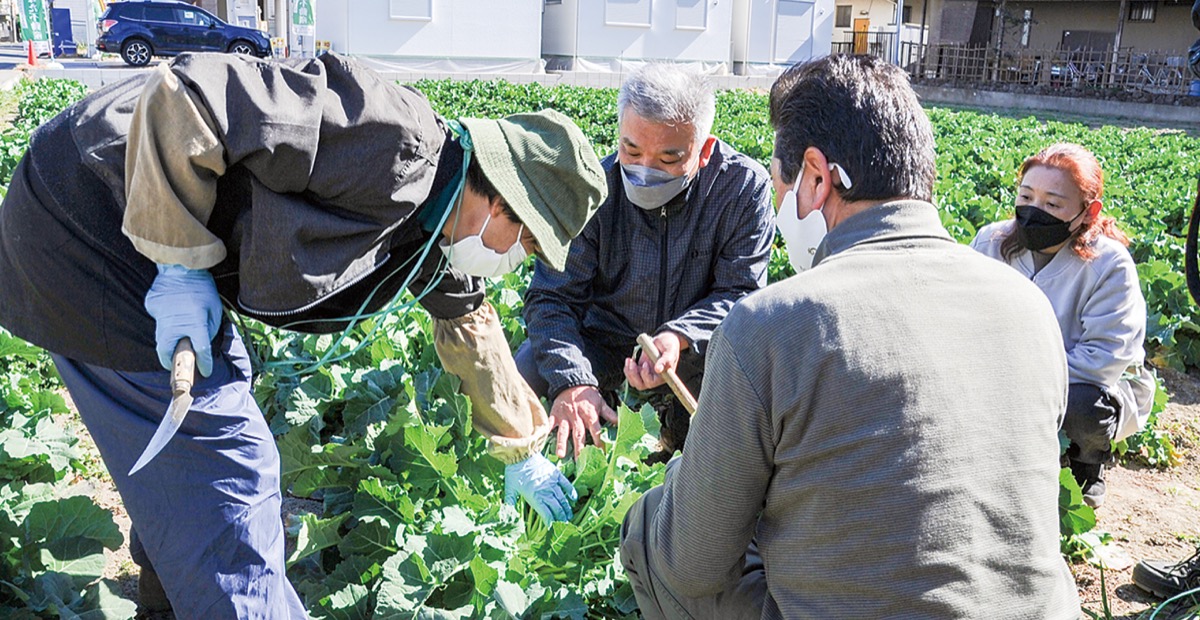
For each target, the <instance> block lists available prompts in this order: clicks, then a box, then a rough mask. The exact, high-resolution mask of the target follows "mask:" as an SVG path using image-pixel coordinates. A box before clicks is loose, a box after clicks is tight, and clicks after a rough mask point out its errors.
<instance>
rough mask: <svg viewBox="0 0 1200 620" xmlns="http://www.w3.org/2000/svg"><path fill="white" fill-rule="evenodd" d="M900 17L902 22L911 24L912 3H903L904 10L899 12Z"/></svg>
mask: <svg viewBox="0 0 1200 620" xmlns="http://www.w3.org/2000/svg"><path fill="white" fill-rule="evenodd" d="M900 19H902V20H904V23H906V24H911V23H913V20H912V5H911V4H906V5H904V10H903V11H902V12H901V14H900Z"/></svg>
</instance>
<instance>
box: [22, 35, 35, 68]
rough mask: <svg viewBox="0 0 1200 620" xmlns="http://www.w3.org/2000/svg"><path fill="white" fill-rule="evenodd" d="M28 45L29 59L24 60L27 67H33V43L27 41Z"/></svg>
mask: <svg viewBox="0 0 1200 620" xmlns="http://www.w3.org/2000/svg"><path fill="white" fill-rule="evenodd" d="M28 43H29V57H28V58H26V59H25V62H27V63H29V66H31V67H35V66H37V54H34V53H33V41H28Z"/></svg>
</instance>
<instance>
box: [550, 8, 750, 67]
mask: <svg viewBox="0 0 1200 620" xmlns="http://www.w3.org/2000/svg"><path fill="white" fill-rule="evenodd" d="M734 1H735V0H545V14H544V15H543V18H542V25H541V28H542V54H543V56H545V58H546V61H547V63H548V66H549V67H551V68H556V69H569V70H576V71H588V72H606V71H611V72H622V71H624V70H626V69H628V68H630V67H631V66H636V65H638V64H641V63H643V62H646V61H656V60H669V61H672V62H675V63H679V64H684V65H690V66H692V67H694V68H696V69H697V70H702V71H705V72H708V73H716V74H721V73H728V72H729V69H730V63H731V56H730V36H731V32H732V19H733V7H734Z"/></svg>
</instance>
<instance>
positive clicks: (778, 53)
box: [732, 0, 834, 75]
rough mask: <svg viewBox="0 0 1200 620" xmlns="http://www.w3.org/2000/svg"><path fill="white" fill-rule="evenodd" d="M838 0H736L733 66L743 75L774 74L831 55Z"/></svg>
mask: <svg viewBox="0 0 1200 620" xmlns="http://www.w3.org/2000/svg"><path fill="white" fill-rule="evenodd" d="M833 3H834V0H735V2H734V5H735V6H734V11H733V39H732V40H733V50H732V58H733V67H734V71H735V72H736V73H738V74H739V75H771V74H776V73H779V72H780V71H781V70H783V69H785V68H787V67H790V66H791V65H794V64H796V63H797V62H801V61H805V60H809V59H811V58H818V57H821V56H827V55H828V54H829V52H830V45H831V41H832V38H833V13H834V11H833Z"/></svg>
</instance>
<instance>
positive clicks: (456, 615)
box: [416, 605, 475, 620]
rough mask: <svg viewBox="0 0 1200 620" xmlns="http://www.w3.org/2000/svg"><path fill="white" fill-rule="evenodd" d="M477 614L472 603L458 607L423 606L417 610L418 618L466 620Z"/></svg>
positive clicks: (427, 619)
mask: <svg viewBox="0 0 1200 620" xmlns="http://www.w3.org/2000/svg"><path fill="white" fill-rule="evenodd" d="M474 615H475V608H474V607H471V606H470V605H466V606H463V607H459V608H458V609H438V608H435V607H422V608H421V610H420V611H418V612H417V616H416V620H465V619H466V618H470V617H472V616H474Z"/></svg>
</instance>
